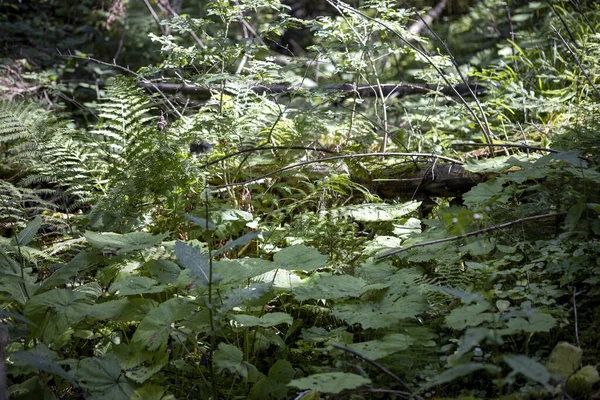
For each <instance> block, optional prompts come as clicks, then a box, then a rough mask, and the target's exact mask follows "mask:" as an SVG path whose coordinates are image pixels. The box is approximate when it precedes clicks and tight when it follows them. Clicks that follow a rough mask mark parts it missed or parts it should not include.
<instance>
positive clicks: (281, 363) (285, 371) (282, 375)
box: [268, 360, 296, 383]
mask: <svg viewBox="0 0 600 400" xmlns="http://www.w3.org/2000/svg"><path fill="white" fill-rule="evenodd" d="M294 375H296V370H295V369H294V367H293V366H292V363H290V362H289V361H287V360H277V361H276V362H275V364H273V365H272V366H271V368H269V375H268V376H269V379H273V380H274V381H276V382H281V383H288V382H289V381H291V380H292V379H293V378H294Z"/></svg>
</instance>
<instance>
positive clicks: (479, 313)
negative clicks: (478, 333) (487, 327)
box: [446, 303, 494, 330]
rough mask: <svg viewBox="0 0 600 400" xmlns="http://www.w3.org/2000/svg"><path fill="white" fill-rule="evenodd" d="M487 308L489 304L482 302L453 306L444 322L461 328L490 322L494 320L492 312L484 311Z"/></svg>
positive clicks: (453, 327) (449, 325)
mask: <svg viewBox="0 0 600 400" xmlns="http://www.w3.org/2000/svg"><path fill="white" fill-rule="evenodd" d="M488 309H489V305H487V304H483V303H477V304H471V305H466V306H463V307H460V308H455V309H454V310H452V311H450V314H448V315H447V316H446V324H447V325H448V327H450V328H452V329H456V330H463V329H465V328H466V327H468V326H477V325H481V324H482V323H484V322H486V321H487V322H491V321H493V320H494V314H492V313H486V312H484V311H487V310H488Z"/></svg>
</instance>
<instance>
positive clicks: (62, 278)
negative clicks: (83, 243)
mask: <svg viewBox="0 0 600 400" xmlns="http://www.w3.org/2000/svg"><path fill="white" fill-rule="evenodd" d="M99 260H100V258H99V255H97V254H93V253H89V252H87V251H81V252H79V253H78V254H77V255H76V256H75V257H73V259H71V261H69V262H68V263H67V264H64V265H61V266H60V267H59V268H58V270H56V271H55V272H54V273H53V274H52V275H50V277H49V278H48V279H46V280H44V281H43V282H42V286H41V287H42V289H50V288H53V287H56V286H60V285H64V284H65V283H67V282H69V281H71V280H72V279H73V278H74V277H76V276H78V275H79V273H80V272H83V271H85V270H87V269H88V268H90V267H92V266H94V265H96V264H97V263H98V262H99Z"/></svg>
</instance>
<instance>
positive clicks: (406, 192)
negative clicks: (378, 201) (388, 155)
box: [352, 163, 487, 199]
mask: <svg viewBox="0 0 600 400" xmlns="http://www.w3.org/2000/svg"><path fill="white" fill-rule="evenodd" d="M486 179H487V176H486V175H483V174H476V173H473V172H469V171H467V170H465V169H464V167H463V166H462V165H459V164H448V163H435V164H433V163H410V164H401V165H395V166H386V167H382V168H377V169H373V170H371V171H370V172H369V173H358V174H352V180H353V181H354V182H357V183H360V184H361V185H363V186H365V187H367V188H368V189H369V190H370V191H371V192H373V193H376V194H378V195H379V196H380V197H381V198H383V199H395V198H398V197H400V198H422V197H459V196H461V195H462V194H463V193H466V192H468V191H469V190H470V189H471V188H472V187H473V186H475V185H477V184H478V183H480V182H483V181H485V180H486Z"/></svg>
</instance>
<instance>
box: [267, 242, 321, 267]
mask: <svg viewBox="0 0 600 400" xmlns="http://www.w3.org/2000/svg"><path fill="white" fill-rule="evenodd" d="M273 260H274V261H275V262H276V263H277V264H278V268H281V269H286V270H302V271H313V270H315V269H319V268H323V267H324V266H325V265H327V262H328V258H327V256H326V255H323V254H321V253H319V251H318V250H316V249H313V248H312V247H307V246H304V245H302V244H296V245H294V246H290V247H286V248H285V249H283V250H281V251H279V252H278V253H275V255H274V256H273Z"/></svg>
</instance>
